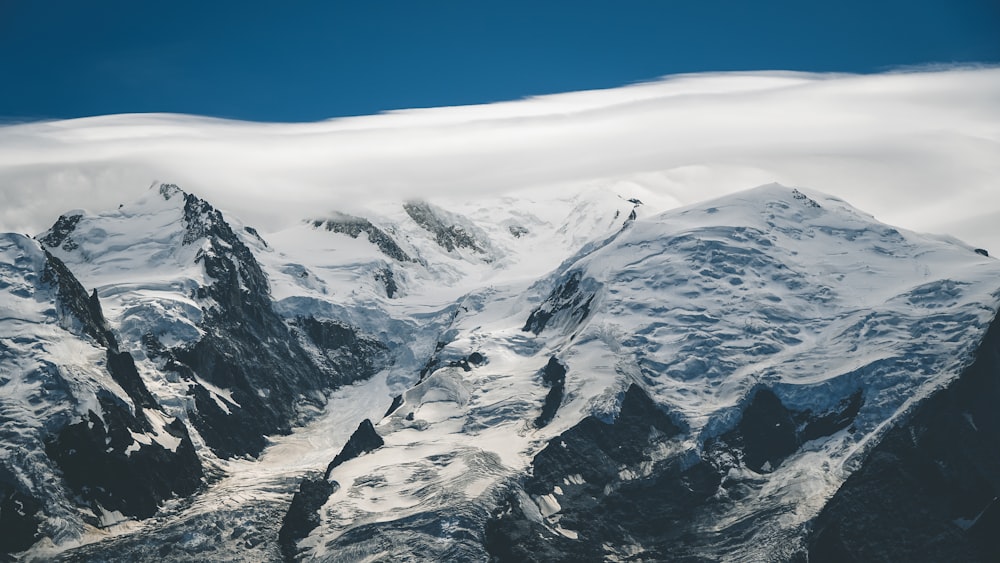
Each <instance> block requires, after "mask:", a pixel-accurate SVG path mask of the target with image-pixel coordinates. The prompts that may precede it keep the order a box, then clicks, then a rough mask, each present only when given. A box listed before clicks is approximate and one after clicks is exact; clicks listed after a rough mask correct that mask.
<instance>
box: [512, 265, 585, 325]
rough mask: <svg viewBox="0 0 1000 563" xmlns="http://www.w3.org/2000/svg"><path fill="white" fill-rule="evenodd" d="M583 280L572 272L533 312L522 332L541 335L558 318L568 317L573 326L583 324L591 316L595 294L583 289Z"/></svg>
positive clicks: (576, 273) (578, 274) (578, 273)
mask: <svg viewBox="0 0 1000 563" xmlns="http://www.w3.org/2000/svg"><path fill="white" fill-rule="evenodd" d="M581 278H582V276H581V274H580V272H578V271H575V272H572V273H571V274H570V275H569V277H567V278H566V279H565V280H564V281H563V282H562V283H560V284H559V286H558V287H556V289H555V290H553V291H552V293H551V294H549V296H548V297H547V298H546V299H545V301H544V302H542V304H541V305H539V306H538V307H537V308H536V309H535V310H534V311H532V312H531V314H530V315H529V316H528V320H527V322H525V323H524V327H523V328H521V330H522V331H524V332H532V333H534V334H541V332H542V331H543V330H545V327H546V326H547V325H548V324H549V322H550V321H551V320H552V319H553V318H555V317H557V316H567V317H568V318H569V322H570V324H571V325H572V326H576V325H578V324H579V323H581V322H583V320H584V319H586V318H587V316H588V315H590V305H591V303H593V301H594V294H593V293H592V292H588V291H584V290H583V289H582V287H581Z"/></svg>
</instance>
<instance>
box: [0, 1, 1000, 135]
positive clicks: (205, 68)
mask: <svg viewBox="0 0 1000 563" xmlns="http://www.w3.org/2000/svg"><path fill="white" fill-rule="evenodd" d="M998 30H1000V2H997V0H939V1H922V0H877V1H871V0H867V1H856V0H842V1H840V2H809V1H804V0H794V1H791V0H789V1H785V0H779V1H768V2H745V1H723V0H661V1H652V0H640V1H621V0H619V1H594V0H574V1H552V2H543V1H540V0H535V1H520V0H505V1H473V0H465V1H458V0H456V1H431V2H418V1H414V0H410V1H393V0H370V1H369V0H366V1H357V2H350V3H347V2H333V1H316V2H310V1H293V2H256V1H253V0H250V1H245V2H231V1H228V0H214V1H204V0H203V1H198V2H191V1H187V0H174V1H170V2H159V3H152V2H137V1H134V0H129V1H122V0H109V1H94V2H80V1H78V0H0V85H2V87H0V119H2V120H3V121H5V122H12V121H31V120H36V119H51V118H68V117H81V116H90V115H102V114H111V113H127V112H180V113H192V114H198V115H208V116H218V117H228V118H238V119H249V120H256V121H314V120H319V119H325V118H329V117H338V116H347V115H365V114H372V113H377V112H381V111H386V110H392V109H402V108H411V107H432V106H445V105H464V104H476V103H487V102H493V101H500V100H510V99H517V98H522V97H525V96H531V95H538V94H548V93H555V92H565V91H574V90H583V89H593V88H608V87H614V86H620V85H624V84H629V83H634V82H640V81H646V80H651V79H655V78H657V77H659V76H663V75H667V74H675V73H685V72H701V71H724V70H772V69H787V70H806V71H845V72H858V73H873V72H882V71H885V70H888V69H892V68H896V67H900V66H911V65H925V64H935V63H944V64H950V63H969V62H981V63H993V64H996V63H1000V32H998Z"/></svg>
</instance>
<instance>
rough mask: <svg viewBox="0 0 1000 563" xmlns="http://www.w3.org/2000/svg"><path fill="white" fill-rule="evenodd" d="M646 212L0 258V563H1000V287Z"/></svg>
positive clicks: (815, 227) (639, 203)
mask: <svg viewBox="0 0 1000 563" xmlns="http://www.w3.org/2000/svg"><path fill="white" fill-rule="evenodd" d="M661 201H662V199H660V198H658V197H657V196H656V194H655V193H650V192H648V191H646V190H643V189H642V188H640V187H638V186H635V185H631V184H630V185H611V186H607V187H605V188H602V189H591V190H579V191H575V192H572V193H567V192H565V191H561V192H558V193H557V192H555V191H551V192H547V191H544V190H539V191H535V192H532V193H522V194H513V195H510V196H507V197H504V198H499V199H497V200H495V201H479V200H477V201H454V200H453V201H448V200H441V201H434V202H427V201H400V202H368V203H365V204H362V205H359V206H358V207H357V208H355V209H352V210H350V213H346V212H335V213H330V214H328V215H326V216H315V217H311V218H303V221H302V222H301V223H300V224H298V225H296V226H293V227H291V228H287V229H284V230H281V231H277V232H260V231H258V230H257V229H255V228H254V227H252V226H249V225H245V224H243V223H241V222H240V221H239V219H238V218H235V217H231V216H230V215H228V214H227V213H226V212H225V211H224V210H220V209H219V208H217V207H215V205H214V204H212V203H209V202H207V201H204V200H202V199H200V198H198V197H197V196H195V195H193V194H189V193H187V192H185V191H183V190H182V189H181V188H179V187H177V186H173V185H169V184H164V185H159V184H156V185H154V186H153V187H152V188H151V189H150V190H149V191H148V192H147V193H146V194H144V195H143V196H142V197H140V198H139V199H137V200H135V201H132V202H127V203H125V204H123V205H122V206H120V207H119V208H118V209H116V210H114V211H110V212H103V213H98V214H93V213H90V212H87V211H83V210H76V211H71V212H68V213H65V214H63V215H62V216H61V217H59V218H58V219H57V220H56V221H55V223H54V225H53V227H52V228H51V229H49V230H48V231H47V232H45V233H42V234H40V235H39V236H38V237H37V238H35V239H31V238H28V237H25V236H21V235H13V234H7V235H3V236H2V237H3V238H2V239H0V255H2V258H3V260H2V261H0V267H2V268H3V269H2V270H0V296H2V299H0V358H2V359H3V362H4V363H3V371H2V372H0V417H2V420H3V421H4V430H3V433H2V434H0V441H2V444H3V452H4V453H3V454H2V457H0V531H2V532H3V533H2V534H0V536H2V538H3V540H2V542H0V552H2V553H5V554H11V555H10V557H13V558H17V559H23V560H26V561H33V560H47V559H53V558H55V559H60V560H65V561H89V560H111V559H115V560H151V559H161V560H167V561H203V560H237V559H238V560H289V561H290V560H310V561H312V560H315V561H389V560H400V559H401V560H414V561H417V560H456V561H589V560H595V561H596V560H600V561H626V560H627V561H662V560H684V561H720V560H721V561H757V560H767V561H805V560H810V561H812V560H815V561H827V560H829V561H834V560H836V561H865V560H871V559H872V558H881V559H884V560H900V561H902V560H916V559H920V558H921V557H924V556H926V557H932V556H933V557H935V558H945V559H947V558H948V557H950V556H951V555H955V556H959V555H960V558H961V559H962V560H965V561H988V560H990V557H991V554H993V553H995V550H996V545H995V543H993V540H992V538H994V537H997V533H998V532H1000V529H998V528H1000V519H998V518H997V517H996V514H995V513H996V512H997V510H996V507H995V506H994V505H995V499H996V497H997V496H1000V464H998V462H997V460H1000V446H998V445H997V444H1000V423H998V422H997V417H996V415H995V414H994V413H993V410H992V409H991V408H990V407H989V405H990V404H992V403H993V402H995V400H996V399H998V398H1000V397H998V396H997V395H998V389H1000V387H998V386H997V384H996V382H997V381H998V377H1000V367H998V366H1000V361H997V349H998V345H997V328H996V323H997V322H998V321H997V310H998V307H1000V263H998V262H997V261H996V259H995V258H991V257H989V256H988V255H987V254H988V253H984V252H979V251H978V250H977V249H975V248H973V247H970V246H968V245H965V244H963V243H961V242H959V241H957V240H954V239H949V238H946V237H934V236H927V235H921V234H917V233H913V232H908V231H904V230H902V229H897V228H893V227H891V226H888V225H885V224H882V223H880V222H878V221H877V220H875V219H874V218H873V217H871V216H869V215H866V214H865V213H863V212H861V211H858V210H856V209H854V208H853V207H851V206H850V205H849V204H848V203H846V202H844V201H842V200H840V199H838V198H835V197H831V196H827V195H824V194H821V193H817V192H813V191H810V190H807V189H803V188H799V189H793V188H787V187H784V186H780V185H775V184H772V185H766V186H761V187H758V188H754V189H751V190H748V191H745V192H741V193H738V194H734V195H731V196H727V197H723V198H720V199H717V200H713V201H708V202H704V203H700V204H697V205H694V206H689V207H684V208H679V209H669V210H666V209H665V208H666V206H665V205H663V204H662V203H658V202H661ZM220 203H224V202H220ZM928 491H930V494H927V492H928ZM900 513H903V514H905V515H906V517H905V518H902V519H899V518H898V516H897V515H899V514H900ZM871 522H877V525H875V526H874V528H873V527H872V526H873V525H872V524H871ZM922 537H930V538H933V540H932V541H930V543H928V542H921V541H918V538H922Z"/></svg>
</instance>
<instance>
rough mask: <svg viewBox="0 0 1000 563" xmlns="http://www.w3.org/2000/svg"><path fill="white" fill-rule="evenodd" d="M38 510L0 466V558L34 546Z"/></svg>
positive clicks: (38, 503)
mask: <svg viewBox="0 0 1000 563" xmlns="http://www.w3.org/2000/svg"><path fill="white" fill-rule="evenodd" d="M41 508H42V503H41V502H40V501H39V500H38V499H36V498H35V497H34V496H33V495H32V494H31V492H30V491H28V490H27V488H26V487H25V486H24V485H22V484H21V483H20V481H19V480H18V479H17V478H16V477H15V476H14V474H13V473H12V472H11V470H10V469H8V468H7V467H5V466H4V465H0V531H2V532H3V533H0V554H4V553H17V552H18V551H24V550H25V549H28V548H29V547H31V545H32V544H33V543H35V540H36V535H37V534H38V525H39V523H40V519H39V514H38V512H39V510H41ZM0 558H2V555H0Z"/></svg>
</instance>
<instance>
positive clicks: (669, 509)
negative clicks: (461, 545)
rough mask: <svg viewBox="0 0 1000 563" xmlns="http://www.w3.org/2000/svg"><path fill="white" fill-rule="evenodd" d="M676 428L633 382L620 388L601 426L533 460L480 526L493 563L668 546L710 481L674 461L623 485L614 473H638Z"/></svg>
mask: <svg viewBox="0 0 1000 563" xmlns="http://www.w3.org/2000/svg"><path fill="white" fill-rule="evenodd" d="M680 430H681V429H680V428H679V427H678V426H677V425H676V424H675V423H674V422H673V421H672V420H671V419H670V417H668V416H667V415H666V414H665V413H664V412H662V411H661V410H659V408H657V407H656V406H655V405H654V404H653V402H652V401H651V400H650V399H649V397H648V396H647V395H646V394H645V393H644V392H643V391H642V390H641V389H640V388H639V387H638V386H635V385H633V386H631V387H629V389H628V390H627V391H626V392H625V394H624V397H623V398H622V405H621V410H620V412H619V414H618V416H617V418H616V419H615V420H614V421H613V422H612V423H611V424H608V423H606V422H603V421H601V420H599V419H597V418H595V417H592V416H591V417H587V418H585V419H584V420H582V421H581V422H580V423H579V424H577V425H576V426H574V427H573V428H571V429H570V430H568V431H566V432H564V433H563V434H561V435H560V436H558V437H556V438H553V439H552V440H551V441H549V444H548V446H546V448H545V449H544V450H542V451H541V452H540V453H539V454H538V455H537V456H535V459H534V461H533V463H532V471H531V473H530V477H527V478H526V479H525V480H524V482H523V484H522V485H521V486H520V487H519V488H515V489H514V490H513V492H512V493H511V494H510V495H509V496H508V497H507V499H506V501H505V502H504V503H502V504H501V505H500V507H499V508H498V509H497V511H496V512H495V513H494V515H493V518H492V519H491V520H490V521H489V522H487V524H486V549H487V551H488V552H489V553H490V555H491V557H492V558H493V559H494V560H495V561H601V560H604V559H605V557H607V556H608V555H611V554H613V553H614V552H613V551H611V552H609V550H608V547H606V546H612V550H613V549H615V547H614V546H619V547H620V546H625V545H629V544H631V543H633V542H635V543H639V544H640V545H643V546H647V545H649V546H653V545H656V544H659V543H664V544H669V543H670V541H671V540H672V539H675V537H677V536H679V535H680V533H681V529H680V527H679V526H678V524H679V523H680V522H683V520H684V518H685V517H686V516H687V514H688V512H689V511H690V510H691V509H692V508H693V507H694V506H697V505H698V504H700V503H701V502H703V501H704V500H705V499H706V498H708V497H709V496H710V495H711V494H712V493H713V492H714V491H715V490H716V488H717V487H718V476H716V475H715V474H714V472H713V471H711V469H710V468H708V467H707V466H695V467H693V468H691V469H684V468H683V467H682V466H681V464H680V463H678V462H677V461H673V462H671V463H669V464H667V466H666V467H660V468H658V470H657V471H654V472H653V474H652V475H645V476H641V472H640V473H638V474H637V475H636V479H623V478H622V471H623V470H622V468H623V467H627V468H632V469H635V470H637V471H638V470H639V466H640V465H641V464H643V463H644V462H646V463H648V462H650V461H652V458H651V457H650V455H651V453H652V451H653V450H654V449H655V448H657V447H658V446H659V445H660V444H664V443H666V442H667V441H669V440H670V439H671V438H672V437H675V436H677V435H678V434H679V433H680ZM520 491H523V493H522V492H520ZM531 513H534V516H529V514H531ZM539 517H540V518H539ZM665 554H666V552H659V551H651V552H646V553H644V554H643V556H644V557H647V558H651V559H655V558H656V557H658V556H663V555H665Z"/></svg>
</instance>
